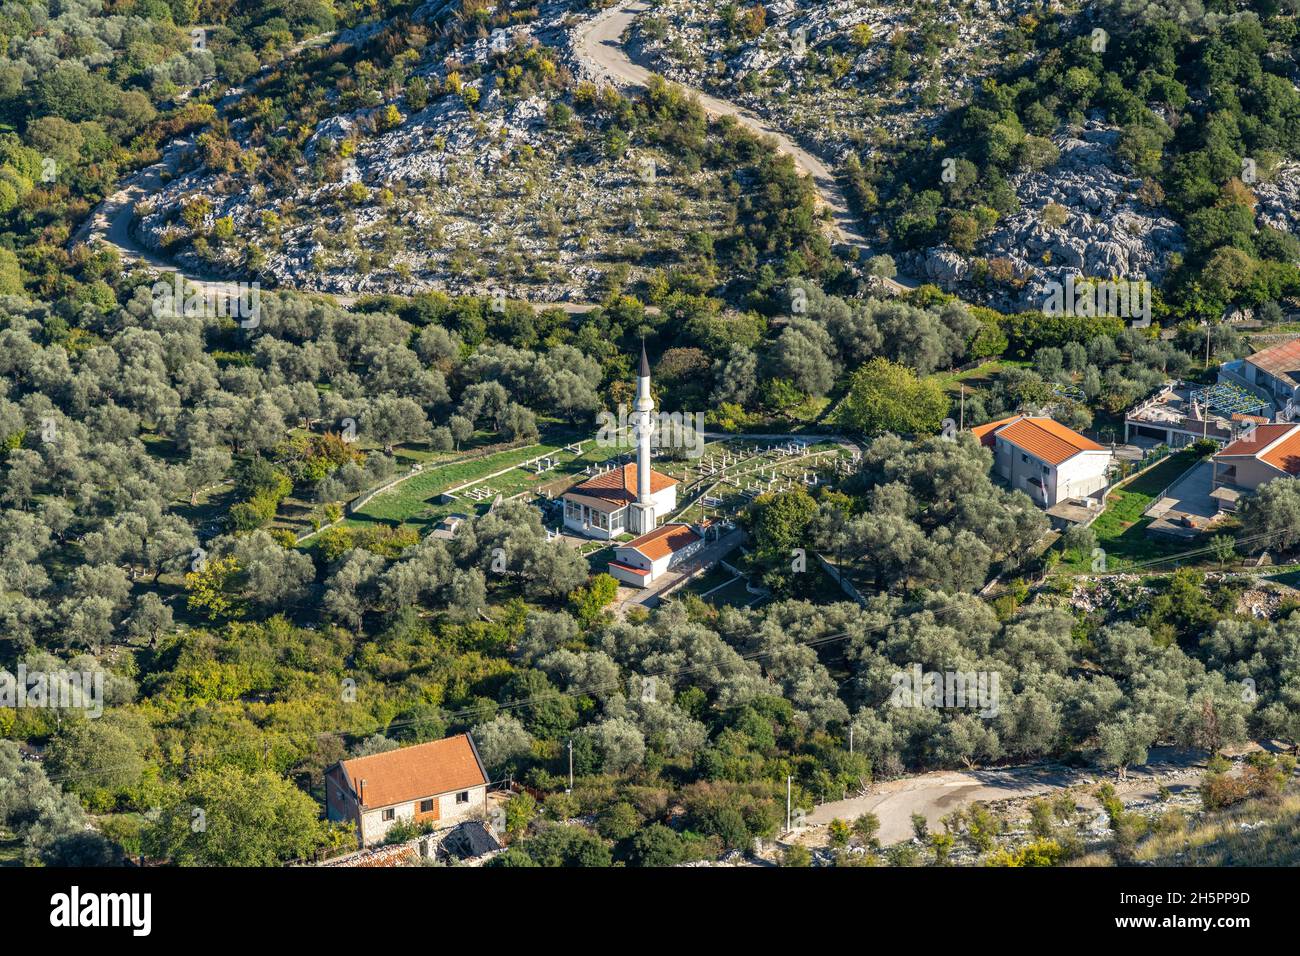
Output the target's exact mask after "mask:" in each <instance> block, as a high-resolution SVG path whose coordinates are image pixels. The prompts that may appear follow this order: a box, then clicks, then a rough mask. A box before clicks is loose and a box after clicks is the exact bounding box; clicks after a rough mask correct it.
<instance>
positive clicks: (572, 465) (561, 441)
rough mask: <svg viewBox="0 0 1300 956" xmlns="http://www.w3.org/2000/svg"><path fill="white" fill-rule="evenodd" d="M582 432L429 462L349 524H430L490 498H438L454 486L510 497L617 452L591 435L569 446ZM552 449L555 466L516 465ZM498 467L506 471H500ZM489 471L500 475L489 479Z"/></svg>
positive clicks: (471, 508) (370, 502) (580, 469)
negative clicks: (577, 450) (574, 448)
mask: <svg viewBox="0 0 1300 956" xmlns="http://www.w3.org/2000/svg"><path fill="white" fill-rule="evenodd" d="M580 437H581V436H578V435H574V434H571V433H567V432H566V433H564V434H560V435H555V436H548V437H547V439H546V440H544V441H541V442H537V443H535V444H532V445H523V446H521V447H519V448H508V449H505V450H503V451H499V452H495V453H494V454H491V455H486V456H484V457H481V458H475V459H471V460H469V461H465V460H459V461H452V462H449V463H448V464H445V465H428V466H425V470H424V471H422V472H421V473H420V474H418V475H416V476H415V477H413V478H409V479H407V480H406V481H404V482H403V483H402V484H400V485H398V486H397V487H396V488H394V489H393V490H392V491H389V492H386V493H385V494H382V495H378V496H377V497H375V498H373V499H371V500H370V501H368V502H367V503H366V504H365V506H364V507H362V508H361V509H360V510H359V511H357V512H356V513H355V514H353V515H351V516H349V518H348V519H347V522H346V523H347V524H350V525H354V526H357V525H364V524H367V523H370V522H373V521H382V522H384V523H387V524H415V525H419V526H421V527H422V528H424V529H427V528H428V527H430V526H432V525H433V524H435V523H437V522H438V521H439V520H440V519H441V518H443V517H444V516H446V515H448V514H452V513H456V512H460V513H468V512H470V511H474V510H476V509H478V507H479V505H480V504H486V503H487V502H486V501H482V502H480V501H477V500H475V499H474V498H469V497H464V496H463V495H461V496H460V499H459V500H458V501H456V502H452V503H450V504H438V503H437V502H436V500H435V499H437V498H438V497H439V496H440V495H442V494H443V493H444V492H446V491H450V490H451V489H452V488H459V487H461V486H464V485H471V484H472V483H482V484H483V485H485V486H486V487H490V488H492V490H493V491H495V492H497V493H499V494H502V495H505V496H506V497H507V498H509V497H512V496H514V495H517V494H520V493H521V492H527V491H529V490H530V489H533V488H540V487H541V486H542V485H546V484H548V483H550V482H554V481H555V480H556V479H563V478H564V477H565V476H571V475H575V474H577V473H578V472H581V471H582V469H583V468H584V467H585V466H586V465H588V464H593V463H596V462H600V461H604V460H605V459H606V458H609V457H611V456H612V455H614V454H616V453H617V450H616V449H612V448H604V447H601V446H600V445H597V444H596V443H595V442H594V441H591V440H590V436H587V437H586V438H584V439H583V440H584V441H586V445H585V447H584V448H583V451H582V453H581V454H579V455H574V454H573V453H572V452H567V451H564V446H565V445H566V444H568V443H570V442H572V441H575V440H577V439H578V438H580ZM551 454H553V455H554V456H555V457H556V459H557V461H558V462H559V464H558V465H557V467H555V468H553V469H551V470H550V471H546V472H543V473H541V474H538V473H537V472H536V471H534V470H532V469H524V468H520V467H516V466H519V465H521V464H523V463H524V462H526V461H530V460H532V459H534V458H537V457H539V456H541V455H551ZM497 472H504V474H499V475H498V474H496V473H497ZM489 475H494V476H495V477H492V478H488V476H489ZM465 490H466V491H468V490H470V488H466V489H465Z"/></svg>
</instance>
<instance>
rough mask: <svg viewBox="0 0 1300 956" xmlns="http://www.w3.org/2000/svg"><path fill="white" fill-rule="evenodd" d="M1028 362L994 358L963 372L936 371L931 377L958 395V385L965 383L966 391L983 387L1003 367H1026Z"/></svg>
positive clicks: (948, 391) (951, 393)
mask: <svg viewBox="0 0 1300 956" xmlns="http://www.w3.org/2000/svg"><path fill="white" fill-rule="evenodd" d="M1030 364H1031V363H1029V362H1022V361H1016V360H1015V359H1001V358H996V359H989V360H988V361H987V362H982V363H980V364H979V365H977V366H975V367H974V368H968V369H966V371H964V372H936V373H935V374H934V375H933V376H932V377H933V378H935V379H937V380H938V382H939V385H940V386H941V387H942V388H943V390H944V391H945V392H947V393H948V394H950V395H959V394H960V393H961V389H960V387H959V386H962V385H965V386H966V389H967V391H970V390H972V389H980V388H984V387H987V386H988V385H989V384H991V383H992V382H993V380H994V379H995V378H997V377H998V373H999V372H1001V371H1002V370H1003V369H1005V368H1028V367H1029V366H1030Z"/></svg>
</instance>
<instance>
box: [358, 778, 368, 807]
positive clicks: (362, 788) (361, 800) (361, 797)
mask: <svg viewBox="0 0 1300 956" xmlns="http://www.w3.org/2000/svg"><path fill="white" fill-rule="evenodd" d="M357 805H358V806H361V807H364V806H365V805H366V781H365V778H364V777H363V778H361V779H360V780H358V781H357Z"/></svg>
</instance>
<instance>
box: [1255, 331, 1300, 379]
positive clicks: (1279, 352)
mask: <svg viewBox="0 0 1300 956" xmlns="http://www.w3.org/2000/svg"><path fill="white" fill-rule="evenodd" d="M1246 361H1247V362H1249V363H1250V364H1251V365H1253V366H1255V367H1256V368H1260V369H1263V370H1264V371H1265V372H1268V374H1269V375H1272V376H1273V377H1274V378H1280V379H1282V380H1283V381H1285V382H1289V383H1290V384H1291V385H1293V386H1294V385H1300V338H1296V339H1292V340H1291V341H1290V342H1283V343H1282V344H1281V345H1275V346H1273V347H1272V348H1271V349H1264V351H1262V352H1256V353H1255V354H1254V355H1251V356H1250V357H1248V358H1247V359H1246Z"/></svg>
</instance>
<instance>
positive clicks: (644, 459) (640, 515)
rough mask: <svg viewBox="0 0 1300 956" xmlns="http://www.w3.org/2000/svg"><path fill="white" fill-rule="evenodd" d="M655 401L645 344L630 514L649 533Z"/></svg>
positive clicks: (634, 418) (640, 529) (652, 513)
mask: <svg viewBox="0 0 1300 956" xmlns="http://www.w3.org/2000/svg"><path fill="white" fill-rule="evenodd" d="M654 410H655V401H654V399H653V398H651V397H650V361H649V359H647V358H646V354H645V342H644V341H642V343H641V371H640V373H639V374H638V375H637V380H636V404H635V405H634V406H633V412H634V415H633V416H632V424H633V427H634V428H635V430H636V504H634V505H632V507H631V509H630V511H629V514H630V517H631V519H632V520H631V525H632V529H631V530H632V531H633V532H635V533H637V534H645V533H646V532H647V531H653V530H654V526H655V511H654V502H653V501H652V500H651V496H650V436H651V434H652V432H653V430H654Z"/></svg>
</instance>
